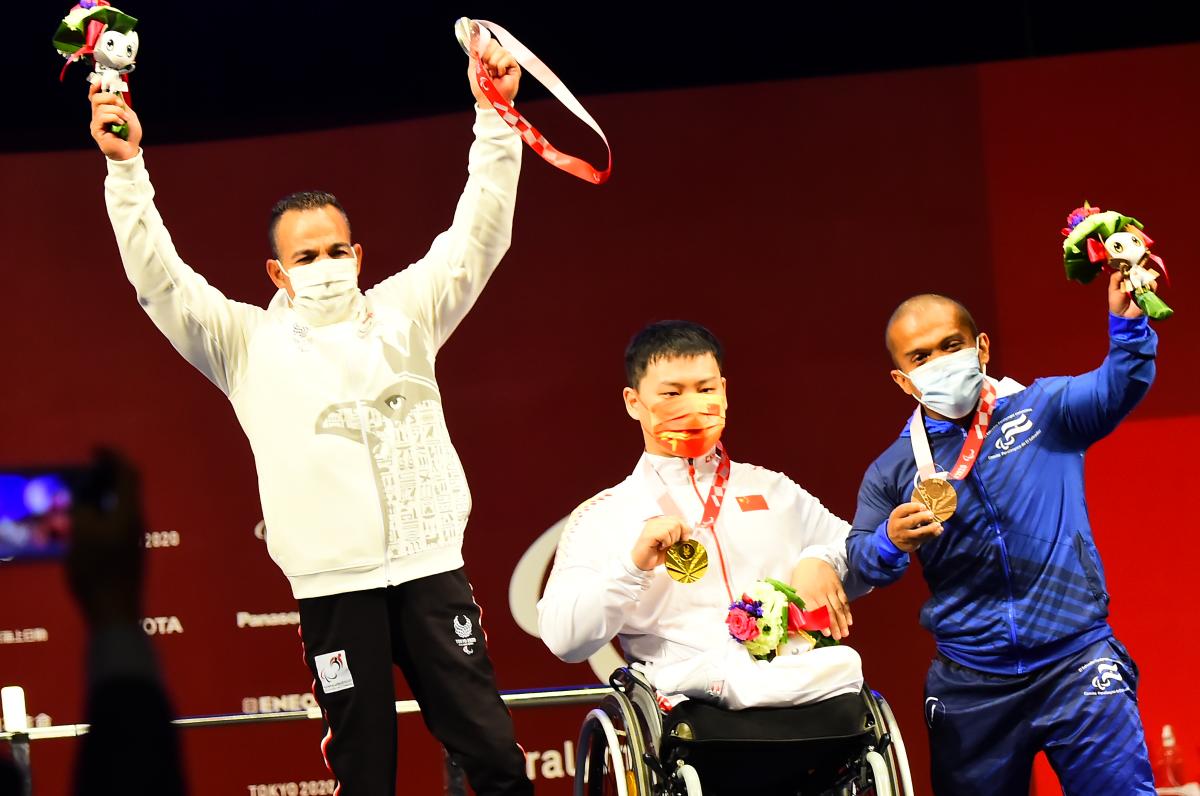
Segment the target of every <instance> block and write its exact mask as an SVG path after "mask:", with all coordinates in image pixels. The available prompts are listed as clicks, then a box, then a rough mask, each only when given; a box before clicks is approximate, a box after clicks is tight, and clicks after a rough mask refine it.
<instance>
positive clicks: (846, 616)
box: [792, 558, 854, 641]
mask: <svg viewBox="0 0 1200 796" xmlns="http://www.w3.org/2000/svg"><path fill="white" fill-rule="evenodd" d="M792 588H793V589H795V590H796V594H797V595H798V596H799V597H800V599H801V600H804V610H805V611H815V610H817V609H818V608H820V607H821V606H825V607H826V608H828V609H829V629H828V630H822V631H821V632H822V633H823V634H825V635H826V636H830V635H832V636H833V637H834V638H835V639H837V640H839V641H841V640H842V639H843V638H845V637H846V636H848V635H850V625H852V624H854V619H853V617H851V616H850V600H849V599H847V598H846V591H845V589H843V588H842V579H841V578H839V577H838V573H837V570H836V569H834V568H833V567H831V566H829V563H828V562H826V561H822V560H821V559H819V558H803V559H801V560H800V563H799V564H797V565H796V568H795V569H794V570H792Z"/></svg>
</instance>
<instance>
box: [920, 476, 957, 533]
mask: <svg viewBox="0 0 1200 796" xmlns="http://www.w3.org/2000/svg"><path fill="white" fill-rule="evenodd" d="M912 499H913V502H914V503H923V504H925V508H927V509H929V510H930V511H931V512H933V518H934V520H936V521H937V522H945V521H946V520H948V519H950V518H951V517H953V516H954V512H955V510H956V509H957V508H958V493H957V492H955V491H954V487H953V485H951V483H950V482H949V481H947V480H946V479H945V478H929V479H926V480H924V481H921V482H920V483H918V484H917V488H916V489H914V490H913V493H912Z"/></svg>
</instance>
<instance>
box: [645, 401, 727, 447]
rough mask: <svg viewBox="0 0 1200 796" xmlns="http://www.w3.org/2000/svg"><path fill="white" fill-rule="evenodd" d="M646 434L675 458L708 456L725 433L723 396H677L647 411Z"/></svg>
mask: <svg viewBox="0 0 1200 796" xmlns="http://www.w3.org/2000/svg"><path fill="white" fill-rule="evenodd" d="M650 418H651V424H650V434H651V436H653V437H654V438H655V439H656V440H658V441H659V443H661V444H662V445H663V446H664V447H665V448H667V450H669V451H671V453H672V454H674V455H675V456H684V457H687V458H689V459H694V458H696V457H697V456H702V455H704V454H705V453H708V451H710V450H711V449H712V447H713V446H714V445H716V444H717V440H719V439H721V432H722V431H724V430H725V396H724V395H713V394H709V393H689V394H687V395H677V396H675V397H673V398H668V399H666V400H665V401H661V402H659V403H657V404H655V405H654V406H653V408H651V409H650Z"/></svg>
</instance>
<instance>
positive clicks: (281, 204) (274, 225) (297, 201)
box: [267, 191, 350, 260]
mask: <svg viewBox="0 0 1200 796" xmlns="http://www.w3.org/2000/svg"><path fill="white" fill-rule="evenodd" d="M322 207H332V208H334V209H336V210H337V211H338V212H339V213H341V214H342V218H344V219H346V226H347V227H349V226H350V216H348V215H346V208H344V207H342V203H341V202H339V201H338V200H337V197H336V196H334V195H333V194H331V193H327V192H325V191H297V192H296V193H290V194H288V195H287V196H285V197H283V198H282V199H280V200H279V201H278V202H276V203H275V206H274V207H272V208H271V222H270V223H269V224H268V225H267V238H268V240H269V241H270V243H271V252H272V253H273V254H274V255H275V259H277V260H278V259H279V244H278V242H277V241H276V240H275V230H276V229H278V227H279V219H281V218H283V214H284V213H286V212H288V211H289V210H320V209H321V208H322Z"/></svg>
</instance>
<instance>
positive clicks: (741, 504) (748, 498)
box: [737, 495, 768, 511]
mask: <svg viewBox="0 0 1200 796" xmlns="http://www.w3.org/2000/svg"><path fill="white" fill-rule="evenodd" d="M737 504H738V508H740V509H741V510H742V511H766V510H767V508H768V506H767V499H766V498H765V497H763V496H762V495H745V496H744V497H739V498H738V499H737Z"/></svg>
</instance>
